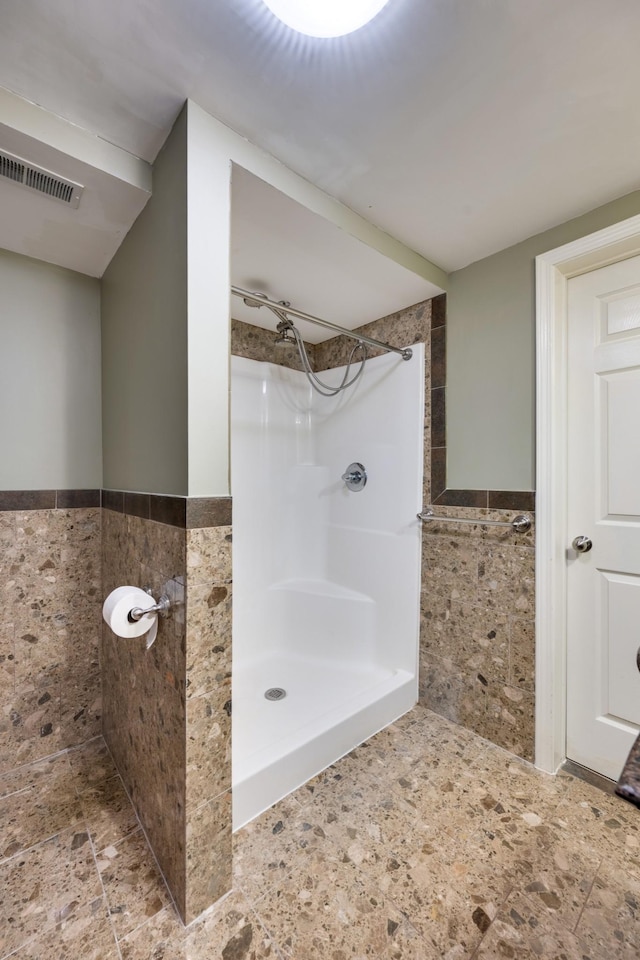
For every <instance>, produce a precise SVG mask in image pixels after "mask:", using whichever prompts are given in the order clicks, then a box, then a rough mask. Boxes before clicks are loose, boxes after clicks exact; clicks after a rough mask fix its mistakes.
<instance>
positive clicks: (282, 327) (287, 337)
mask: <svg viewBox="0 0 640 960" xmlns="http://www.w3.org/2000/svg"><path fill="white" fill-rule="evenodd" d="M274 343H275V344H276V346H278V347H287V346H289V345H290V344H293V346H295V345H296V338H295V336H294V334H293V324H292V323H291V321H290V320H286V319H282V320H281V321H280V323H279V324H278V336H277V337H276V339H275V340H274Z"/></svg>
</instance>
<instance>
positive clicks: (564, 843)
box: [467, 804, 600, 929]
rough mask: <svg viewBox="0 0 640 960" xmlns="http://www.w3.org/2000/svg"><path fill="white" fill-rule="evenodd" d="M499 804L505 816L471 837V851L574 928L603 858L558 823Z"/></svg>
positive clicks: (554, 915) (551, 914) (565, 924)
mask: <svg viewBox="0 0 640 960" xmlns="http://www.w3.org/2000/svg"><path fill="white" fill-rule="evenodd" d="M501 807H502V813H501V816H500V817H499V818H495V817H494V818H493V819H492V822H491V824H490V825H489V826H488V828H481V829H480V830H479V831H478V833H477V834H476V835H475V836H474V837H473V839H472V840H471V841H467V845H468V849H469V851H470V852H472V853H473V855H474V856H475V857H476V859H477V860H479V861H483V862H485V863H491V862H492V863H493V864H494V869H495V870H500V871H501V872H502V873H503V875H504V876H505V877H509V878H511V880H512V884H513V886H514V887H519V888H520V889H522V891H523V893H524V894H525V895H526V896H528V897H529V898H530V899H531V900H533V901H534V902H536V903H539V904H540V906H541V908H544V909H545V910H546V911H548V913H549V914H550V916H552V917H553V918H555V920H557V921H558V922H560V923H562V924H563V925H564V926H566V927H568V928H570V929H574V928H575V926H576V924H577V922H578V919H579V917H580V914H581V912H582V909H583V907H584V905H585V903H586V900H587V896H588V894H589V891H590V889H591V885H592V883H593V881H594V878H595V876H596V871H597V869H598V866H599V864H600V857H599V856H598V855H596V854H594V852H593V851H592V850H591V849H590V848H589V847H588V845H587V844H585V842H584V840H583V838H581V837H576V836H574V835H573V834H572V833H571V831H570V830H568V829H566V827H564V826H563V825H562V824H561V823H560V822H559V821H557V820H554V819H553V818H549V819H545V818H544V817H543V816H542V815H541V814H540V813H538V812H537V811H535V810H530V811H523V810H522V809H521V808H519V807H518V806H515V807H510V808H504V804H501ZM498 812H499V813H500V809H498Z"/></svg>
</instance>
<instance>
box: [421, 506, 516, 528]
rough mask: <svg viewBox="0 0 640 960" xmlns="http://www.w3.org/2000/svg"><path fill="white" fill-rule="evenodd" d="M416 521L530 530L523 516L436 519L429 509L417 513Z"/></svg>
mask: <svg viewBox="0 0 640 960" xmlns="http://www.w3.org/2000/svg"><path fill="white" fill-rule="evenodd" d="M417 516H418V520H424V521H425V522H426V521H427V520H433V521H436V522H437V523H472V524H474V525H475V526H482V527H511V528H512V529H513V531H514V533H528V531H529V530H531V517H527V516H526V515H525V514H523V513H521V514H518V516H517V517H514V518H513V520H484V519H483V518H479V519H478V520H468V519H467V518H466V517H437V516H436V515H435V513H434V512H433V510H432V509H431V507H429V508H428V509H427V510H424V511H423V512H422V513H419V514H418V515H417Z"/></svg>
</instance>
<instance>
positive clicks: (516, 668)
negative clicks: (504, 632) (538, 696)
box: [509, 617, 536, 692]
mask: <svg viewBox="0 0 640 960" xmlns="http://www.w3.org/2000/svg"><path fill="white" fill-rule="evenodd" d="M509 660H510V668H509V685H510V686H512V687H522V688H523V689H524V690H530V691H531V692H533V691H534V689H535V684H536V624H535V620H520V619H519V618H515V617H511V618H510V622H509Z"/></svg>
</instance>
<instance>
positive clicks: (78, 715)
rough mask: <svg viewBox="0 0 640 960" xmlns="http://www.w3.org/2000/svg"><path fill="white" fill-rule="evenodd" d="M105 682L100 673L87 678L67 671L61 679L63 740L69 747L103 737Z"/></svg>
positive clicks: (61, 736)
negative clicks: (103, 682) (103, 693)
mask: <svg viewBox="0 0 640 960" xmlns="http://www.w3.org/2000/svg"><path fill="white" fill-rule="evenodd" d="M101 721H102V683H101V678H100V673H99V670H96V672H95V673H90V674H87V673H85V674H84V676H81V675H77V674H74V673H72V674H69V673H68V672H66V671H65V672H64V673H63V674H62V676H61V679H60V740H61V742H62V743H64V744H65V746H66V747H71V746H75V745H76V744H80V743H85V742H86V741H87V740H90V739H93V737H97V736H100V734H101V730H102V723H101Z"/></svg>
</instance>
